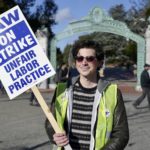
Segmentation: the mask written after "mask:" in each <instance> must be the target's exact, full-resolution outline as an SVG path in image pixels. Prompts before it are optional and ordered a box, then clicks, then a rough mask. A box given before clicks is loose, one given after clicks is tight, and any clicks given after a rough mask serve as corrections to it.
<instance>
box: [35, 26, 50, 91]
mask: <svg viewBox="0 0 150 150" xmlns="http://www.w3.org/2000/svg"><path fill="white" fill-rule="evenodd" d="M35 35H36V37H37V40H38V42H39V44H40V45H41V47H42V50H43V51H44V53H45V55H46V56H47V55H48V36H49V35H48V29H47V28H46V27H42V28H40V29H38V30H37V31H36V33H35ZM37 86H38V87H39V88H40V89H47V88H48V83H47V80H45V81H43V82H41V83H40V84H38V85H37Z"/></svg>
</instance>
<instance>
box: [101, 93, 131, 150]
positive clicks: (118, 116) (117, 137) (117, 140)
mask: <svg viewBox="0 0 150 150" xmlns="http://www.w3.org/2000/svg"><path fill="white" fill-rule="evenodd" d="M128 140H129V128H128V122H127V116H126V110H125V106H124V102H123V98H122V94H121V92H120V90H118V91H117V106H116V109H115V112H114V123H113V129H112V133H111V136H110V139H109V141H108V143H107V144H106V145H105V146H104V148H103V150H123V149H124V148H125V146H126V145H127V143H128Z"/></svg>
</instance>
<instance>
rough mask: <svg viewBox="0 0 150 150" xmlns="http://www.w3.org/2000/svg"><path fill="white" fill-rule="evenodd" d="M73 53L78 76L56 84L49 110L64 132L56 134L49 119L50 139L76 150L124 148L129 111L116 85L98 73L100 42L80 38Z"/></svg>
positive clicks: (101, 58) (61, 145)
mask: <svg viewBox="0 0 150 150" xmlns="http://www.w3.org/2000/svg"><path fill="white" fill-rule="evenodd" d="M72 54H73V57H74V59H75V66H76V68H77V70H78V72H79V76H76V77H75V78H71V80H72V82H69V83H71V84H68V82H67V83H58V85H57V88H56V91H55V94H54V97H53V100H52V104H51V106H50V110H51V111H52V113H53V114H54V116H55V118H56V120H57V123H58V125H59V127H60V128H61V129H62V131H64V132H63V133H55V132H54V130H53V128H52V126H51V124H50V123H49V121H48V120H46V122H45V129H46V132H47V135H48V137H49V138H50V141H51V142H53V143H55V144H56V145H57V146H58V147H64V146H65V145H67V144H70V145H71V147H72V149H73V150H89V149H90V150H108V149H109V150H123V149H124V148H125V146H126V145H127V143H128V140H129V129H128V122H127V116H126V110H125V106H124V102H123V98H122V94H121V91H120V90H119V89H118V88H117V85H116V84H111V83H110V82H109V81H105V80H101V79H100V77H99V75H98V69H97V68H98V67H99V66H102V63H103V59H104V53H103V50H102V47H101V45H100V44H99V43H97V42H95V41H91V40H85V41H83V40H82V41H80V40H78V41H76V42H75V43H74V45H73V49H72ZM60 149H63V148H60Z"/></svg>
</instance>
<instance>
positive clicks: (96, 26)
mask: <svg viewBox="0 0 150 150" xmlns="http://www.w3.org/2000/svg"><path fill="white" fill-rule="evenodd" d="M84 32H86V33H91V32H107V33H113V34H117V35H120V36H123V37H125V38H126V39H131V40H133V41H135V42H136V43H137V85H140V73H141V71H142V70H143V65H144V62H145V39H144V38H143V37H141V36H139V35H137V34H135V33H133V32H131V31H130V29H129V28H128V27H127V25H126V24H125V23H123V22H120V21H117V20H114V19H113V18H112V17H110V16H108V15H106V14H105V13H104V11H103V10H102V9H100V8H98V7H95V8H93V9H92V10H91V11H90V12H89V14H88V15H87V16H86V17H84V18H82V19H81V20H77V21H73V22H71V23H69V24H68V26H67V27H66V28H65V29H64V30H63V31H62V32H61V33H58V34H57V35H55V37H54V38H53V39H52V41H51V45H50V60H51V63H52V65H53V67H54V68H56V44H57V42H58V41H60V40H63V39H65V38H68V37H71V36H73V35H76V34H78V33H84Z"/></svg>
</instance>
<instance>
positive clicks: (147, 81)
mask: <svg viewBox="0 0 150 150" xmlns="http://www.w3.org/2000/svg"><path fill="white" fill-rule="evenodd" d="M149 70H150V65H149V64H145V65H144V70H143V71H142V73H141V77H140V84H141V88H142V95H141V96H140V97H139V98H138V99H137V100H136V101H135V102H134V103H133V106H134V107H135V108H137V106H139V105H140V104H141V102H142V101H143V100H144V98H145V97H146V96H147V100H148V107H149V108H150V75H149Z"/></svg>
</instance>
